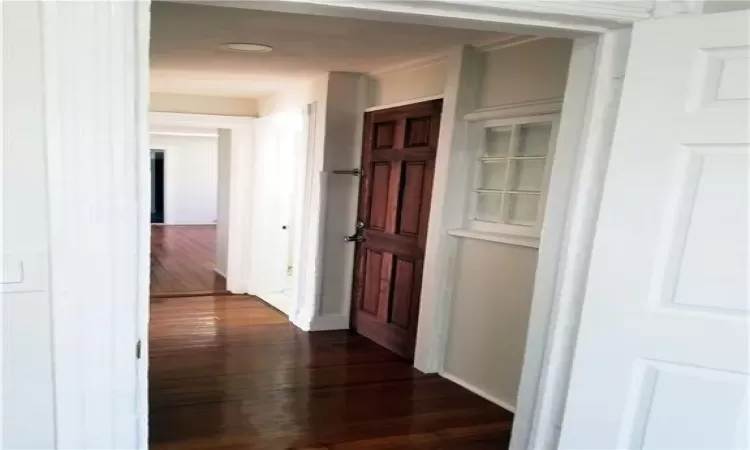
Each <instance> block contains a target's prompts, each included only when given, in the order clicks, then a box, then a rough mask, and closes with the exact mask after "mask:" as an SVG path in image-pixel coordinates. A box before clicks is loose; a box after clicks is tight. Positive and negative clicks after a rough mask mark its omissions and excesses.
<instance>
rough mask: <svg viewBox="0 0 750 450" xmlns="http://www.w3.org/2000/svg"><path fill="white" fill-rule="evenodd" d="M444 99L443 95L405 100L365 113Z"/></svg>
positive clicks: (374, 108)
mask: <svg viewBox="0 0 750 450" xmlns="http://www.w3.org/2000/svg"><path fill="white" fill-rule="evenodd" d="M442 99H443V94H438V95H429V96H427V97H420V98H413V99H410V100H404V101H401V102H395V103H389V104H387V105H378V106H371V107H369V108H365V112H366V113H367V112H372V111H381V110H383V109H390V108H397V107H399V106H407V105H413V104H415V103H422V102H429V101H431V100H442Z"/></svg>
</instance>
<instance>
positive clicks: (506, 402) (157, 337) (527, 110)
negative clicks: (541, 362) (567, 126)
mask: <svg viewBox="0 0 750 450" xmlns="http://www.w3.org/2000/svg"><path fill="white" fill-rule="evenodd" d="M152 12H153V17H152V42H153V49H154V51H153V52H152V60H151V61H152V70H151V76H152V83H151V85H152V88H153V89H154V90H155V91H154V92H152V108H154V107H158V108H160V111H159V112H157V113H154V114H162V115H163V114H183V115H191V114H192V115H205V114H209V113H210V114H212V116H213V119H212V120H218V117H220V116H223V114H217V113H218V112H224V111H226V113H227V114H231V113H232V111H235V109H234V108H240V107H241V110H242V111H243V112H246V113H247V111H251V110H253V108H255V109H254V111H253V112H249V113H247V114H248V116H249V115H253V116H257V117H254V118H253V119H251V120H249V124H248V127H247V130H248V136H246V137H247V139H246V140H245V141H244V142H243V143H242V145H236V142H235V138H236V137H237V136H236V135H235V133H231V136H228V137H227V139H228V140H229V141H230V142H231V145H230V147H231V149H232V151H231V152H230V153H229V154H230V156H231V158H230V163H229V165H228V166H227V167H228V172H229V174H230V176H229V179H230V183H229V190H228V192H229V200H228V204H229V207H228V208H227V210H226V211H228V215H229V219H228V225H227V239H228V242H229V245H228V247H227V258H226V259H227V261H228V267H227V272H226V275H227V285H226V286H227V288H228V291H229V292H226V293H217V292H213V293H210V294H207V295H202V296H200V295H199V296H193V297H191V299H190V302H186V301H184V298H181V297H170V298H163V299H160V300H161V301H159V302H154V303H152V305H151V312H152V317H154V320H152V322H151V326H150V330H151V341H150V348H151V359H150V364H151V366H150V367H151V373H150V392H151V399H152V403H151V408H150V420H151V421H150V423H151V426H152V433H151V439H152V441H151V443H152V444H153V445H154V446H160V445H161V446H165V447H166V446H168V447H170V448H177V447H179V446H180V445H189V444H191V443H194V442H203V441H204V440H205V442H206V443H208V442H212V440H214V439H216V438H217V436H219V435H222V434H223V433H227V434H229V435H231V436H232V439H239V440H241V441H242V442H243V443H245V444H247V445H266V446H270V447H269V448H274V447H273V446H274V445H276V446H279V448H288V447H292V448H296V447H301V448H304V447H309V446H315V445H322V444H323V443H326V442H341V443H344V444H352V445H356V444H355V443H357V442H360V443H376V442H378V441H379V440H388V439H395V441H393V442H407V441H409V440H410V439H413V438H414V436H413V434H414V433H416V434H417V435H420V434H421V433H425V434H426V436H427V439H428V440H429V442H432V443H435V444H439V445H446V446H449V447H448V448H450V446H455V448H471V447H466V445H468V444H467V443H471V444H472V445H473V444H474V443H478V445H479V447H477V448H496V446H497V445H498V444H499V445H500V446H501V447H502V446H507V445H508V442H509V440H510V429H511V427H512V421H513V417H514V416H513V414H514V412H515V408H516V399H517V396H518V391H519V383H520V376H521V370H522V366H523V354H524V346H525V342H526V333H527V329H528V326H527V325H528V321H529V315H530V308H531V299H532V295H533V294H532V293H533V285H534V277H535V274H536V255H537V251H538V250H537V249H538V247H539V238H540V230H541V228H542V227H541V223H542V219H543V215H544V210H545V200H546V199H547V181H548V179H549V175H550V170H549V167H550V163H551V161H552V158H553V153H552V152H551V149H553V148H554V144H555V134H556V131H557V122H558V120H557V118H558V115H559V113H560V110H561V107H562V96H563V95H564V91H565V89H566V76H567V72H568V67H569V64H570V55H571V49H572V41H571V40H569V39H561V38H542V37H538V36H520V35H515V34H512V33H498V32H482V31H477V30H463V29H456V28H440V27H434V26H429V27H428V26H416V25H414V24H398V23H390V22H372V21H367V20H360V19H344V18H333V17H326V16H306V15H301V14H289V13H283V12H273V11H258V10H253V9H245V8H232V7H217V6H205V5H188V4H172V3H157V4H155V5H153V9H152ZM207 17H211V20H210V21H208V22H207V21H206V18H207ZM262 23H273V24H275V25H274V26H273V27H270V28H263V27H260V25H259V24H262ZM303 23H304V25H305V28H304V29H305V30H307V31H305V33H303V34H305V36H304V39H302V38H296V39H297V40H298V41H299V42H298V44H299V43H301V42H303V41H305V42H313V43H315V45H310V46H306V47H305V49H306V50H305V52H306V57H305V58H300V59H295V58H294V55H293V54H292V53H293V52H291V51H290V50H288V49H287V50H285V44H284V42H285V41H284V40H285V39H287V37H285V36H287V35H289V33H292V32H293V31H294V30H297V31H299V29H300V26H301V24H303ZM210 24H222V27H221V29H222V30H224V31H222V32H221V33H219V34H217V36H216V38H215V42H213V44H212V45H214V46H215V47H216V48H218V49H223V48H224V47H223V43H224V41H226V42H243V41H248V42H249V41H253V42H261V43H262V42H267V43H269V46H270V47H272V48H273V50H272V51H270V52H266V53H265V54H260V53H258V54H254V53H249V54H237V53H236V52H223V51H221V50H219V51H215V52H204V51H203V50H202V49H203V48H204V46H205V45H206V43H205V42H201V43H198V42H193V44H194V45H195V46H196V47H195V48H184V47H185V46H190V43H191V39H192V38H191V37H190V36H188V35H186V34H185V33H183V32H182V31H184V30H197V29H201V27H210V26H211V25H210ZM253 24H255V26H254V25H253ZM329 29H341V30H346V33H345V34H347V39H346V40H345V41H341V39H340V38H332V37H331V36H330V35H328V34H327V33H326V32H325V30H329ZM226 30H230V31H231V30H234V31H231V32H230V31H226ZM237 30H244V31H241V32H240V31H237ZM232 33H235V34H234V35H232ZM349 35H351V36H349ZM405 35H409V36H413V39H411V40H407V41H408V42H411V43H413V44H411V45H413V47H411V46H405V44H404V42H405V41H404V39H403V36H405ZM177 36H179V39H176V37H177ZM362 42H367V43H368V44H367V46H366V47H367V48H366V49H365V48H363V47H362V46H361V45H360V43H362ZM373 42H378V45H372V43H373ZM198 44H200V45H198ZM332 49H338V50H337V51H334V52H332V53H331V54H328V53H327V52H328V51H329V50H332ZM287 52H291V53H289V54H287ZM425 54H428V56H429V58H425ZM179 55H182V56H181V57H180V56H179ZM209 60H210V61H211V64H207V62H208V61H209ZM291 61H294V64H292V62H291ZM188 68H189V69H191V70H192V71H193V72H195V73H191V71H190V70H188ZM207 68H211V69H212V70H208V69H207ZM341 68H346V70H343V69H341ZM303 69H304V70H303ZM305 71H307V72H305ZM300 73H304V75H300ZM269 74H272V75H274V77H273V81H270V80H269V78H268V76H269ZM198 79H199V81H200V82H198V81H197V80H198ZM529 79H531V80H533V82H530V83H526V82H525V81H526V80H529ZM251 80H255V82H251ZM522 81H523V82H522ZM176 86H181V87H180V90H182V92H173V90H176V89H177V88H176ZM159 90H161V91H159ZM229 92H231V93H232V94H231V95H234V97H227V96H228V95H230V94H229ZM185 103H189V104H190V109H189V111H190V112H187V111H188V109H186V108H180V106H181V105H184V104H185ZM197 108H200V110H196V109H197ZM312 109H315V111H316V113H315V119H314V120H312V119H311V117H312V116H311V114H310V111H311V110H312ZM176 110H179V111H180V112H175V111H176ZM305 112H306V113H305ZM183 120H184V121H183V122H175V123H173V124H172V125H181V126H185V125H186V122H185V121H188V119H186V118H184V117H183ZM206 120H208V119H206ZM212 123H214V122H212ZM191 126H192V125H191ZM212 126H213V127H216V125H212ZM216 129H218V131H217V134H218V137H219V140H220V141H221V139H222V136H223V133H222V127H221V126H218V127H216V128H215V130H216ZM169 132H179V133H181V134H184V133H185V130H177V131H175V130H171V131H169ZM219 146H220V147H221V145H219ZM295 155H296V156H297V158H296V157H295ZM220 158H221V155H220ZM219 166H220V167H219V173H220V174H221V173H222V169H221V163H219ZM219 179H220V180H221V179H222V178H221V175H220V176H219ZM220 197H221V195H220ZM218 221H219V228H221V222H222V220H221V207H219V220H218ZM443 247H449V253H451V255H450V256H449V257H445V258H444V257H443V256H442V255H445V254H446V253H445V252H446V250H445V249H444V248H443ZM436 248H439V249H440V250H439V252H438V253H439V254H440V255H441V256H440V257H436V253H435V252H436ZM431 252H432V254H430V253H431ZM445 261H450V263H451V266H449V267H442V266H443V263H444V262H445ZM492 267H501V268H502V272H501V273H499V274H493V273H492V272H491V268H492ZM437 285H441V286H440V287H439V289H438V291H439V295H440V296H449V297H451V298H450V299H449V300H452V301H453V302H452V303H451V302H446V303H443V304H441V305H436V299H435V298H436V297H437V296H438V294H436V286H437ZM425 287H426V289H425ZM230 293H231V294H238V295H231V296H230V295H229V294H230ZM441 309H442V310H443V312H442V313H441V314H442V317H437V316H438V313H439V312H440V311H438V310H441ZM433 324H439V325H440V326H442V329H440V330H436V329H434V327H433ZM350 328H351V329H353V330H354V331H355V332H356V333H352V332H351V331H350ZM196 330H201V332H200V333H198V332H196ZM175 333H176V334H178V335H179V336H180V339H179V340H175V339H174V336H175ZM430 333H435V334H438V333H439V334H440V336H437V337H436V336H430ZM425 347H429V350H428V351H427V352H426V351H425ZM259 348H267V349H268V351H263V352H260V353H259V352H258V349H259ZM466 348H471V349H472V351H466V350H465V349H466ZM190 351H194V352H195V353H193V357H192V358H191V357H188V354H189V353H190ZM436 351H439V352H440V353H441V354H440V355H439V357H438V358H437V362H436V363H432V367H430V366H429V365H428V364H426V363H425V360H426V359H428V358H427V357H426V356H425V355H426V354H427V353H429V352H436ZM412 361H413V364H412ZM415 367H416V369H415ZM175 368H180V370H175ZM417 369H419V370H417ZM420 370H421V371H423V372H427V373H428V374H424V373H422V372H420ZM264 372H268V374H264ZM434 372H437V373H438V374H439V376H437V377H436V376H434V375H429V373H434ZM289 373H299V374H302V375H301V378H300V379H301V380H303V381H299V380H298V379H297V378H294V379H288V375H289ZM185 374H191V375H194V376H192V377H187V376H184V375H185ZM323 374H327V375H323ZM263 380H265V381H263ZM285 380H286V381H285ZM193 383H197V384H200V385H201V386H209V387H210V389H207V390H206V391H203V392H202V393H201V394H197V393H196V392H197V391H196V390H195V389H193V388H194V387H195V388H197V384H196V385H193ZM257 383H261V384H262V385H263V386H266V387H267V388H268V389H270V390H271V391H272V392H277V391H281V392H282V394H279V395H281V396H282V397H283V398H284V400H283V402H282V403H285V404H290V405H293V406H292V407H291V409H290V413H289V414H290V423H291V424H292V425H290V431H281V432H279V433H278V434H275V433H274V432H273V430H269V429H267V428H263V427H262V426H261V427H260V428H259V429H261V431H263V433H261V434H262V435H253V436H245V433H246V431H247V429H246V428H245V426H244V425H243V420H242V417H243V414H245V413H246V412H248V411H252V412H250V414H251V415H252V416H253V417H256V418H257V419H258V420H259V421H260V423H264V421H265V420H266V419H267V418H268V417H271V416H272V414H271V415H268V416H267V415H264V414H266V413H265V412H264V411H268V410H269V408H270V409H273V408H275V407H276V400H278V399H277V398H274V397H273V396H271V397H269V396H267V395H266V394H264V393H261V392H258V391H257V390H256V389H255V388H253V386H256V384H257ZM383 384H387V385H388V386H390V387H392V391H393V392H401V393H402V395H391V394H390V393H387V394H385V395H383V394H382V392H381V393H380V394H376V392H380V391H379V386H382V385H383ZM300 389H302V390H304V391H306V392H312V393H313V397H315V395H316V393H318V392H322V390H326V389H328V390H330V395H331V396H332V397H331V398H333V399H336V401H326V400H325V399H323V400H320V399H317V398H313V400H310V398H309V396H307V397H306V398H305V399H303V398H302V397H303V395H302V394H300V392H299V391H300ZM199 390H200V389H199ZM422 390H426V392H429V394H426V397H425V399H424V400H421V399H420V400H417V401H416V403H415V401H414V400H409V401H404V400H405V399H411V398H413V397H412V395H415V393H416V392H417V391H422ZM376 397H382V398H381V400H382V401H383V402H385V403H384V404H388V405H390V406H389V407H387V408H386V407H383V409H378V408H375V409H368V408H363V407H361V406H358V405H368V404H372V403H373V401H374V398H376ZM438 398H442V399H443V400H438ZM251 399H252V401H253V405H257V408H256V407H255V406H252V407H245V408H244V409H243V408H234V409H233V406H231V405H233V404H235V403H236V402H239V403H242V402H248V401H250V400H251ZM193 401H195V403H194V404H193V403H190V404H189V405H186V404H185V403H186V402H193ZM209 404H211V405H222V406H221V407H220V406H207V405H209ZM294 405H296V406H294ZM415 405H416V406H415ZM212 408H213V409H212ZM222 408H225V409H222ZM226 408H229V409H226ZM248 408H249V409H248ZM415 408H416V409H417V410H419V411H425V413H424V414H426V415H427V416H429V417H423V414H422V413H421V412H419V411H414V409H415ZM393 411H400V412H398V413H396V414H395V415H394V413H393ZM438 412H440V413H445V412H447V414H448V415H449V416H450V419H446V421H443V420H442V419H439V418H438V417H437V416H434V415H433V413H438ZM332 415H333V416H335V417H338V418H339V419H337V420H334V421H330V420H329V421H321V422H320V423H318V421H317V420H318V418H320V417H331V416H332ZM410 418H411V419H410ZM415 418H416V419H415ZM382 420H386V421H390V422H392V423H394V424H395V425H394V426H395V429H398V424H399V423H406V422H409V423H411V421H412V420H424V424H423V428H422V431H419V432H414V433H412V431H411V430H408V432H407V431H404V433H406V436H401V435H394V434H393V431H394V429H392V428H389V427H385V428H383V427H382V426H377V427H375V426H372V427H370V426H368V425H367V424H368V423H372V424H374V423H376V422H378V423H382ZM303 422H304V423H303ZM310 423H313V424H314V425H315V426H314V427H313V426H310ZM359 427H362V428H361V429H362V430H364V431H362V433H361V434H357V433H354V434H355V435H356V436H353V435H350V434H349V431H348V430H354V429H359ZM444 428H447V429H448V430H450V431H449V432H447V433H443V432H439V431H438V430H440V429H444ZM185 430H191V431H190V432H186V431H185ZM342 430H344V431H342ZM267 436H270V437H267ZM399 439H401V440H399ZM482 446H484V447H482Z"/></svg>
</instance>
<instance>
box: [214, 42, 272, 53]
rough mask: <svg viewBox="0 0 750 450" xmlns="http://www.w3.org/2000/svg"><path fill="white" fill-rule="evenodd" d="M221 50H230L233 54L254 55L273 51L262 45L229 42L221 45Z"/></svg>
mask: <svg viewBox="0 0 750 450" xmlns="http://www.w3.org/2000/svg"><path fill="white" fill-rule="evenodd" d="M221 48H223V49H225V50H231V51H233V52H254V53H266V52H270V51H271V50H273V47H271V46H270V45H263V44H252V43H250V42H230V43H228V44H221Z"/></svg>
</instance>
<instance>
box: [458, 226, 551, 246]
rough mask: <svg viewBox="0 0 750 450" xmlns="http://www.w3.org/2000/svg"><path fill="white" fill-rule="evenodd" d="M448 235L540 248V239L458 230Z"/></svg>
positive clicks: (464, 229)
mask: <svg viewBox="0 0 750 450" xmlns="http://www.w3.org/2000/svg"><path fill="white" fill-rule="evenodd" d="M448 234H449V235H451V236H454V237H458V238H467V239H478V240H480V241H487V242H496V243H499V244H508V245H519V246H521V247H531V248H539V238H535V237H527V236H518V235H514V234H503V233H491V232H486V231H477V230H469V229H466V228H458V229H455V230H448Z"/></svg>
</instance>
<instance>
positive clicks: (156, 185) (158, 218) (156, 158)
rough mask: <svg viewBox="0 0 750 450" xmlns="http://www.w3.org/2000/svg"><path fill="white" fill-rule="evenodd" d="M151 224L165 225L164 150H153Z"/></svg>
mask: <svg viewBox="0 0 750 450" xmlns="http://www.w3.org/2000/svg"><path fill="white" fill-rule="evenodd" d="M151 223H164V150H153V149H152V150H151Z"/></svg>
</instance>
